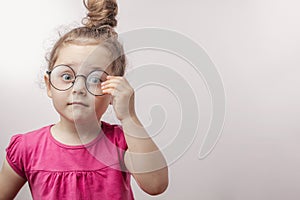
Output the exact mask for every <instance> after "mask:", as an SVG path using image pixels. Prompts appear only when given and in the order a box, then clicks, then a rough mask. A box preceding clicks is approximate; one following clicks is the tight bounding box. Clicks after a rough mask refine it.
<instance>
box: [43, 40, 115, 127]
mask: <svg viewBox="0 0 300 200" xmlns="http://www.w3.org/2000/svg"><path fill="white" fill-rule="evenodd" d="M110 63H111V60H110V56H109V54H108V52H107V50H106V49H105V48H103V47H99V46H98V45H88V46H84V45H73V44H72V45H71V44H70V45H67V46H64V47H63V48H61V49H60V51H59V54H58V58H57V60H56V62H55V64H54V67H55V66H57V65H62V64H64V65H68V66H70V67H71V68H72V69H73V70H74V72H75V74H76V75H83V76H85V77H86V76H87V75H88V74H89V73H90V72H91V71H93V70H97V69H100V70H104V71H106V72H107V73H108V74H110V70H109V68H108V67H107V66H109V64H110ZM45 82H46V85H47V94H48V96H49V97H50V98H52V101H53V105H54V107H55V109H56V110H57V112H58V113H59V114H60V116H61V120H68V121H71V122H73V123H78V124H81V123H86V122H95V121H91V120H98V121H99V119H100V118H101V116H102V115H103V113H104V112H105V111H106V109H107V107H108V105H109V103H110V99H111V96H110V95H107V94H106V95H103V96H94V95H92V94H91V93H89V92H88V90H87V88H86V85H85V78H84V77H82V76H78V77H77V78H76V80H75V83H74V85H73V87H71V88H70V89H68V90H66V91H59V90H57V89H55V88H53V87H52V86H51V85H50V82H49V76H48V75H45Z"/></svg>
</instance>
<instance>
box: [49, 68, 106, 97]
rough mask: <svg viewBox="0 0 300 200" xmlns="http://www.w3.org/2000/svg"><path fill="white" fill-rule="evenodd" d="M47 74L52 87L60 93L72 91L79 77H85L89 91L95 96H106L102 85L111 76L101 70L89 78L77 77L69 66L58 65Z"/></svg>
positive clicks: (91, 73)
mask: <svg viewBox="0 0 300 200" xmlns="http://www.w3.org/2000/svg"><path fill="white" fill-rule="evenodd" d="M46 73H47V74H48V75H49V79H50V84H51V85H52V87H54V88H55V89H57V90H59V91H66V90H68V89H70V88H71V87H73V85H74V83H75V81H76V78H77V77H79V76H80V77H83V78H84V79H85V86H86V89H87V91H88V92H89V93H91V94H92V95H94V96H102V95H104V94H103V91H102V89H101V83H102V82H104V81H106V80H107V76H108V75H109V74H108V73H107V72H105V71H103V70H100V69H97V70H94V71H92V72H90V73H89V74H88V75H87V76H84V75H76V74H75V71H74V70H73V69H72V68H71V67H70V66H68V65H58V66H56V67H54V68H53V69H52V70H51V71H47V72H46Z"/></svg>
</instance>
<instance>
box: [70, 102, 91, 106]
mask: <svg viewBox="0 0 300 200" xmlns="http://www.w3.org/2000/svg"><path fill="white" fill-rule="evenodd" d="M67 105H68V106H70V105H79V106H84V107H88V105H87V104H85V103H82V102H77V101H74V102H71V103H68V104H67Z"/></svg>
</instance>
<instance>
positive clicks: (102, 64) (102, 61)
mask: <svg viewBox="0 0 300 200" xmlns="http://www.w3.org/2000/svg"><path fill="white" fill-rule="evenodd" d="M111 62H112V60H111V56H110V53H109V51H108V50H107V49H106V48H105V47H103V46H101V45H76V44H68V45H65V46H63V47H62V48H61V49H60V51H59V52H58V57H57V60H56V62H55V64H54V66H56V65H62V64H65V65H69V66H70V67H72V68H73V69H74V70H75V71H87V70H88V71H90V70H93V69H101V70H104V71H109V69H108V67H109V65H110V64H111Z"/></svg>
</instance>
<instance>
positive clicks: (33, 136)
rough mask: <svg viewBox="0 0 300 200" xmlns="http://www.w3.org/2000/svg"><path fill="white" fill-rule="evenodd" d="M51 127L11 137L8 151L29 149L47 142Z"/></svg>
mask: <svg viewBox="0 0 300 200" xmlns="http://www.w3.org/2000/svg"><path fill="white" fill-rule="evenodd" d="M50 127H51V125H48V126H44V127H41V128H39V129H36V130H32V131H28V132H25V133H18V134H15V135H13V136H12V137H11V139H10V142H9V145H8V147H7V148H8V149H9V148H12V147H18V148H28V147H30V146H35V145H36V144H40V143H42V142H43V141H45V139H46V137H47V135H48V134H47V133H48V132H49V130H50Z"/></svg>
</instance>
